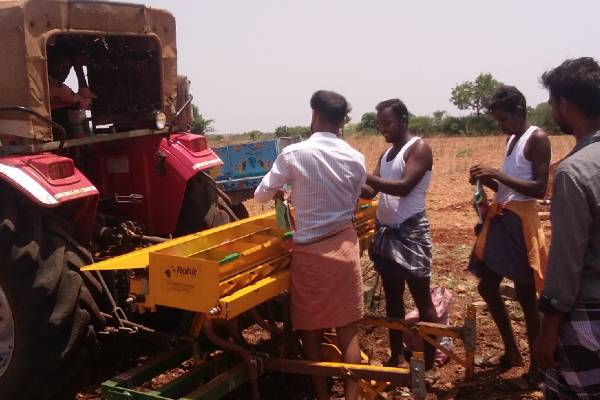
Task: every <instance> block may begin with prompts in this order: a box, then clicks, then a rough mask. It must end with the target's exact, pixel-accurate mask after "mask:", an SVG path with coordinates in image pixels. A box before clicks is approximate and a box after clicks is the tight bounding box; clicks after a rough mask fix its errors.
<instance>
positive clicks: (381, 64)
mask: <svg viewBox="0 0 600 400" xmlns="http://www.w3.org/2000/svg"><path fill="white" fill-rule="evenodd" d="M139 1H140V0H137V2H139ZM142 2H143V3H144V4H146V5H148V6H152V7H159V8H165V9H168V10H170V11H171V12H172V13H173V14H174V15H175V18H176V20H177V42H178V45H177V47H178V59H179V60H178V62H179V73H180V74H185V75H187V76H188V77H189V78H190V80H191V81H192V94H193V95H194V99H195V100H194V102H195V103H196V105H198V107H199V108H200V111H201V112H202V114H203V115H204V116H205V117H207V118H212V119H214V120H215V125H214V126H215V128H216V131H217V132H219V133H240V132H244V131H250V130H254V129H258V130H261V131H264V132H271V131H273V130H274V129H275V128H276V127H277V126H279V125H288V126H290V125H309V122H310V121H309V120H310V108H309V105H308V100H309V98H310V96H311V94H312V93H313V92H314V91H316V90H318V89H330V90H335V91H338V92H339V93H341V94H343V95H344V96H346V98H347V99H348V101H350V103H351V104H352V106H353V112H352V114H351V116H352V120H353V122H357V121H358V120H360V117H361V115H362V114H363V113H365V112H367V111H372V110H373V108H374V105H375V104H376V103H377V102H379V101H381V100H384V99H388V98H393V97H398V98H400V99H402V100H403V101H404V102H405V103H406V104H407V106H408V109H409V110H410V111H411V112H412V113H414V114H430V113H432V112H433V111H435V110H447V111H449V112H451V113H457V110H456V109H455V108H454V107H453V106H452V104H451V103H450V102H449V98H450V91H451V89H452V88H453V87H454V86H455V85H456V84H457V83H461V82H464V81H466V80H473V79H474V78H475V77H476V76H477V75H478V74H479V73H480V72H491V73H492V74H493V76H494V77H495V78H496V79H498V80H500V81H502V82H504V83H507V84H512V85H515V86H517V87H518V88H519V89H521V91H522V92H523V93H524V94H525V97H526V98H527V101H528V103H529V104H530V105H536V104H537V103H540V102H542V101H546V100H547V94H546V91H545V90H544V89H543V88H542V87H541V86H540V84H539V76H540V75H541V73H542V72H544V71H545V70H547V69H549V68H552V67H554V66H556V65H558V64H559V63H560V62H562V61H563V60H564V59H565V58H572V57H579V56H592V57H595V58H596V59H598V58H600V54H599V53H600V23H599V22H598V16H599V15H600V2H598V1H593V0H589V1H585V0H572V1H559V0H546V1H541V0H540V1H537V0H536V1H528V0H503V1H484V0H477V1H476V0H472V1H467V0H452V1H448V0H446V1H443V0H440V1H433V0H419V1H416V0H414V1H410V2H409V1H401V0H369V1H368V0H361V1H359V0H252V1H248V0H235V1H234V0H212V1H207V0H204V1H188V0H185V1H184V0H169V1H168V0H142Z"/></svg>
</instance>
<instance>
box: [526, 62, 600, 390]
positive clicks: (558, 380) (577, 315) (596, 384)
mask: <svg viewBox="0 0 600 400" xmlns="http://www.w3.org/2000/svg"><path fill="white" fill-rule="evenodd" d="M542 83H543V84H544V86H545V87H546V88H547V89H549V91H550V99H549V103H550V106H551V107H552V116H553V118H554V120H555V121H556V123H557V124H558V125H559V127H560V128H561V131H562V132H564V133H567V134H571V135H573V136H575V139H576V145H575V147H574V148H573V150H572V151H571V152H570V153H569V154H568V155H567V157H566V158H565V159H564V160H563V161H562V162H561V164H560V166H559V167H558V170H557V171H556V176H555V179H554V194H553V197H552V215H551V221H552V242H551V244H550V256H549V262H548V270H547V272H546V278H545V281H544V288H543V291H542V296H541V299H540V303H539V309H540V311H541V312H542V313H544V316H543V319H542V323H541V328H540V332H539V334H538V337H537V340H536V343H535V346H534V352H535V356H536V360H537V362H538V366H539V367H540V368H541V369H545V375H546V379H545V392H544V395H545V398H547V399H559V398H581V399H600V66H599V65H598V63H597V62H596V61H595V60H594V59H592V58H589V57H585V58H579V59H575V60H567V61H565V62H563V63H562V64H561V65H560V66H558V67H557V68H555V69H553V70H551V71H549V72H546V73H545V74H544V75H543V76H542Z"/></svg>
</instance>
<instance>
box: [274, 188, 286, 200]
mask: <svg viewBox="0 0 600 400" xmlns="http://www.w3.org/2000/svg"><path fill="white" fill-rule="evenodd" d="M276 199H279V200H281V201H284V200H286V194H285V191H284V190H281V189H280V190H278V191H277V192H275V195H273V200H276Z"/></svg>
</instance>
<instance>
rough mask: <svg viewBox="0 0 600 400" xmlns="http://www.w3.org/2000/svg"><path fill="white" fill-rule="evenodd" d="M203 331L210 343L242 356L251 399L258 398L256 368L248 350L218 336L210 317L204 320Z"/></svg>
mask: <svg viewBox="0 0 600 400" xmlns="http://www.w3.org/2000/svg"><path fill="white" fill-rule="evenodd" d="M204 333H205V334H206V338H207V339H208V340H209V341H210V342H211V343H213V344H214V345H216V346H218V347H220V348H221V349H223V350H228V351H231V352H232V353H233V354H237V355H238V356H240V357H241V358H242V360H244V363H245V365H246V369H247V373H248V380H249V382H250V387H251V389H252V399H253V400H258V399H260V392H259V390H258V369H257V368H256V363H255V361H254V360H253V358H252V355H251V354H250V352H249V351H248V350H246V349H244V348H243V347H242V346H240V345H238V344H235V343H232V342H230V341H228V340H225V339H223V338H221V337H219V336H218V335H217V334H216V333H215V331H214V328H213V320H211V319H207V320H206V321H205V322H204Z"/></svg>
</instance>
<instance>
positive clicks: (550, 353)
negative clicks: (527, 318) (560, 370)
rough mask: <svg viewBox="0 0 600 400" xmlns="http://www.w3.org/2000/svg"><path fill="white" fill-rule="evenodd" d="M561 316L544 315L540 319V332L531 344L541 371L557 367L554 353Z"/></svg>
mask: <svg viewBox="0 0 600 400" xmlns="http://www.w3.org/2000/svg"><path fill="white" fill-rule="evenodd" d="M562 317H563V314H546V315H544V317H543V318H542V323H541V326H540V331H539V333H538V335H537V338H536V339H535V343H534V344H533V355H534V357H535V361H536V363H537V366H538V367H539V368H541V369H550V368H556V367H558V362H557V361H556V357H555V351H556V343H557V342H558V327H559V326H560V321H561V320H562Z"/></svg>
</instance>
